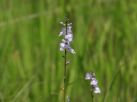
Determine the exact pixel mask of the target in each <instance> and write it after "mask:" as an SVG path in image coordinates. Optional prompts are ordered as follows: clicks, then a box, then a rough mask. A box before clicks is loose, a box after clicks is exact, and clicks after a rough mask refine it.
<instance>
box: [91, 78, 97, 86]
mask: <svg viewBox="0 0 137 102" xmlns="http://www.w3.org/2000/svg"><path fill="white" fill-rule="evenodd" d="M97 84H98V81H97V80H96V79H95V78H92V80H91V81H90V85H93V86H97Z"/></svg>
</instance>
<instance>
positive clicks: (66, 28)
mask: <svg viewBox="0 0 137 102" xmlns="http://www.w3.org/2000/svg"><path fill="white" fill-rule="evenodd" d="M60 23H61V24H62V25H63V28H62V30H61V32H60V34H59V36H63V39H62V41H61V43H60V51H63V52H64V56H63V57H64V81H63V83H64V86H63V92H64V96H63V100H64V102H66V93H67V92H66V91H67V65H68V64H69V63H70V62H69V61H67V54H68V53H72V54H75V51H74V49H73V48H71V46H70V44H71V42H72V40H73V35H72V30H71V28H72V26H71V25H72V23H69V22H68V19H67V18H66V19H65V22H60Z"/></svg>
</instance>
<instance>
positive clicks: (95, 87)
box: [85, 73, 101, 94]
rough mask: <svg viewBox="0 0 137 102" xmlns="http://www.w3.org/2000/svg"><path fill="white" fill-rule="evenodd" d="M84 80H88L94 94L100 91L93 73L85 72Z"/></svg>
mask: <svg viewBox="0 0 137 102" xmlns="http://www.w3.org/2000/svg"><path fill="white" fill-rule="evenodd" d="M85 80H90V85H91V90H93V92H94V93H95V94H97V93H101V91H100V88H99V87H98V81H97V80H96V78H95V73H86V75H85Z"/></svg>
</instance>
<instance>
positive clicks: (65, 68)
mask: <svg viewBox="0 0 137 102" xmlns="http://www.w3.org/2000/svg"><path fill="white" fill-rule="evenodd" d="M65 23H66V35H67V19H66V22H65ZM66 63H67V50H66V49H65V52H64V102H66V88H67V64H66Z"/></svg>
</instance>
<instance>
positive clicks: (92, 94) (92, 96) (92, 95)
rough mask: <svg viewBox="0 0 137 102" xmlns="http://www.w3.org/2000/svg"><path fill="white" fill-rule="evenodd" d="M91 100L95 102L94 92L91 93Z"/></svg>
mask: <svg viewBox="0 0 137 102" xmlns="http://www.w3.org/2000/svg"><path fill="white" fill-rule="evenodd" d="M91 98H92V102H94V92H93V90H92V91H91Z"/></svg>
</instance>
